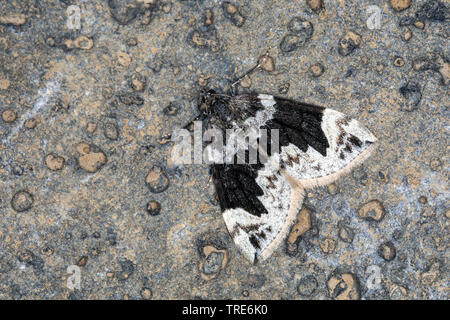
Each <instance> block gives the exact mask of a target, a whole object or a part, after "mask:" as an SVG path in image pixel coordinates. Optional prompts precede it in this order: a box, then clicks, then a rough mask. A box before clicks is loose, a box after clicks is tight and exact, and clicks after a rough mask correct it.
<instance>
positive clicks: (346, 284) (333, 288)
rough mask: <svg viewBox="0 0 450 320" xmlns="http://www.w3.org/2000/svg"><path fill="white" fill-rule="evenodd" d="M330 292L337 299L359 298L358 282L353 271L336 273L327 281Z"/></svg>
mask: <svg viewBox="0 0 450 320" xmlns="http://www.w3.org/2000/svg"><path fill="white" fill-rule="evenodd" d="M327 286H328V292H329V294H330V296H331V297H332V298H334V299H336V300H359V298H360V293H359V287H358V282H357V280H356V278H355V276H354V275H353V274H351V273H342V274H335V275H333V276H331V277H330V278H329V279H328V281H327Z"/></svg>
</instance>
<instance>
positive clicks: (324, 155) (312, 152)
mask: <svg viewBox="0 0 450 320" xmlns="http://www.w3.org/2000/svg"><path fill="white" fill-rule="evenodd" d="M276 101H277V106H278V107H282V106H283V104H284V103H285V101H289V100H286V99H280V98H276ZM295 109H299V110H300V112H306V114H307V112H309V110H311V106H309V105H306V107H305V105H304V104H302V103H297V104H295V103H294V104H292V113H294V114H295V113H296V112H295V111H296V110H295ZM302 110H303V111H302ZM297 111H298V110H297ZM317 111H318V112H320V113H321V116H320V122H319V121H318V122H316V123H315V124H314V123H312V124H310V125H311V126H312V128H309V125H303V124H302V125H301V126H298V127H297V128H295V127H294V128H292V127H289V126H281V128H280V129H279V130H282V131H287V130H290V132H288V133H287V134H286V133H285V135H288V140H289V141H288V143H286V142H285V141H283V142H281V143H280V151H281V152H280V166H281V167H282V168H283V170H284V171H285V172H286V174H288V175H289V176H291V177H292V178H293V179H294V180H297V181H298V183H299V184H300V185H301V186H302V187H303V188H307V189H308V188H314V187H317V186H324V185H328V184H330V183H332V182H334V181H336V180H337V179H338V178H339V177H340V176H342V175H344V174H346V173H348V172H349V171H350V170H351V169H352V168H354V167H355V166H357V165H359V164H360V163H362V162H363V161H364V160H365V159H367V158H368V157H369V156H370V155H371V154H372V152H373V151H374V149H375V148H376V142H377V138H376V137H375V136H374V135H373V134H372V133H371V132H370V131H369V130H368V129H367V128H365V127H364V126H363V125H362V124H361V123H359V122H358V121H357V120H355V119H351V118H349V117H348V116H346V115H345V114H343V113H341V112H338V111H335V110H333V109H323V108H320V107H317ZM274 117H275V119H276V117H278V115H277V114H276V113H275V114H274ZM303 118H305V115H303ZM278 121H279V122H281V123H282V124H283V122H282V121H283V119H278ZM304 130H309V131H310V134H309V135H308V134H307V133H305V132H304ZM295 134H298V135H300V136H301V137H303V139H304V140H305V141H307V142H308V143H309V145H308V147H307V148H304V147H303V148H302V145H301V143H296V142H297V141H296V139H295V138H291V137H292V136H295ZM323 138H325V140H323ZM314 140H316V141H314ZM322 140H323V141H326V143H322ZM305 149H306V150H305Z"/></svg>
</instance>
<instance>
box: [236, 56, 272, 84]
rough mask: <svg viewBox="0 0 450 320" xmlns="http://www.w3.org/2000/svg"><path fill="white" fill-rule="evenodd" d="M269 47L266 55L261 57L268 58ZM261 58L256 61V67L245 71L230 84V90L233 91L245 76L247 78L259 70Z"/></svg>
mask: <svg viewBox="0 0 450 320" xmlns="http://www.w3.org/2000/svg"><path fill="white" fill-rule="evenodd" d="M270 49H271V48H270V47H269V48H268V49H267V51H266V53H265V54H263V55H262V56H261V57H264V56H269V53H270ZM261 57H260V58H259V59H258V63H257V64H256V65H254V66H253V67H252V68H250V69H249V70H247V71H246V72H245V73H244V74H243V75H242V76H240V77H239V78H238V79H237V80H235V81H234V82H233V83H232V84H231V88H233V89H234V87H235V86H236V84H238V83H239V82H241V81H242V79H244V78H245V77H246V76H248V75H249V74H251V73H253V71H255V70H256V69H259V68H260V67H261V62H260V61H261Z"/></svg>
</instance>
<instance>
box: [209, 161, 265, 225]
mask: <svg viewBox="0 0 450 320" xmlns="http://www.w3.org/2000/svg"><path fill="white" fill-rule="evenodd" d="M260 168H261V164H255V165H249V164H213V165H212V166H211V171H212V176H213V179H214V185H215V187H216V192H217V195H218V197H219V202H220V207H221V209H222V211H225V210H227V209H236V208H242V209H244V210H245V211H247V212H248V213H250V214H253V215H255V216H257V217H260V216H261V214H267V213H268V212H267V209H266V208H265V207H264V206H263V204H262V203H261V201H260V200H259V199H258V198H257V197H258V196H262V195H263V194H264V192H263V190H262V189H261V187H260V186H259V185H258V184H257V183H256V180H255V179H256V176H257V171H258V170H259V169H260Z"/></svg>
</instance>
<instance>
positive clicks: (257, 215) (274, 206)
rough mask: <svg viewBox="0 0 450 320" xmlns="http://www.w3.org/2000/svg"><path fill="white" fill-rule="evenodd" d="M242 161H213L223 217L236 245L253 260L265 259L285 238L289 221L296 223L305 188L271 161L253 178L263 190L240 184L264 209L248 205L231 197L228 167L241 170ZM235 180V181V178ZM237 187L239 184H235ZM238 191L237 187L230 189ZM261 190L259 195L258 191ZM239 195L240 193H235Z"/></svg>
mask: <svg viewBox="0 0 450 320" xmlns="http://www.w3.org/2000/svg"><path fill="white" fill-rule="evenodd" d="M239 166H241V165H236V164H228V165H213V179H214V183H215V185H216V190H217V192H218V196H219V201H220V203H221V207H222V211H223V218H224V221H225V224H226V226H227V229H228V231H229V233H230V235H231V237H232V238H233V240H234V242H235V243H236V245H237V246H238V247H239V249H240V250H241V252H242V253H243V254H244V256H245V257H246V258H247V259H248V260H250V261H251V262H253V263H256V262H257V261H263V260H265V259H267V258H268V257H270V255H271V254H272V252H273V251H274V250H275V249H276V248H277V247H278V246H279V244H280V243H281V242H282V241H283V240H284V237H285V235H286V233H287V232H288V231H289V230H288V229H289V227H290V225H291V224H292V223H293V221H294V220H295V218H296V216H297V212H298V210H299V209H300V207H301V205H302V202H303V196H304V192H303V190H302V189H300V188H296V187H295V186H291V184H290V183H289V181H288V179H287V178H286V177H285V176H284V175H283V173H282V172H281V171H280V170H279V169H278V168H277V167H275V166H272V165H271V164H270V163H267V164H265V165H264V167H263V168H260V169H259V170H258V174H257V176H256V177H255V180H254V182H255V183H256V184H257V185H258V186H259V190H260V192H257V191H255V190H254V189H251V188H247V189H245V186H243V185H238V186H237V188H240V190H241V191H242V194H247V195H249V197H251V196H252V195H250V194H249V193H250V192H253V195H255V196H256V197H257V199H258V200H259V201H260V204H261V206H262V208H263V209H262V210H259V211H258V210H256V211H255V209H256V208H257V207H258V206H255V207H254V208H253V210H252V208H250V209H249V208H248V204H242V203H239V200H238V201H237V202H234V203H231V202H233V200H231V201H230V199H229V198H230V197H232V198H233V197H234V195H230V184H234V182H231V181H228V180H227V179H228V178H229V177H225V179H224V175H226V174H225V173H224V172H225V171H239V169H236V167H239ZM235 182H236V181H235ZM235 187H236V186H235ZM234 191H236V189H234V190H232V191H231V192H234ZM256 194H259V195H256ZM236 198H237V197H236Z"/></svg>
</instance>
